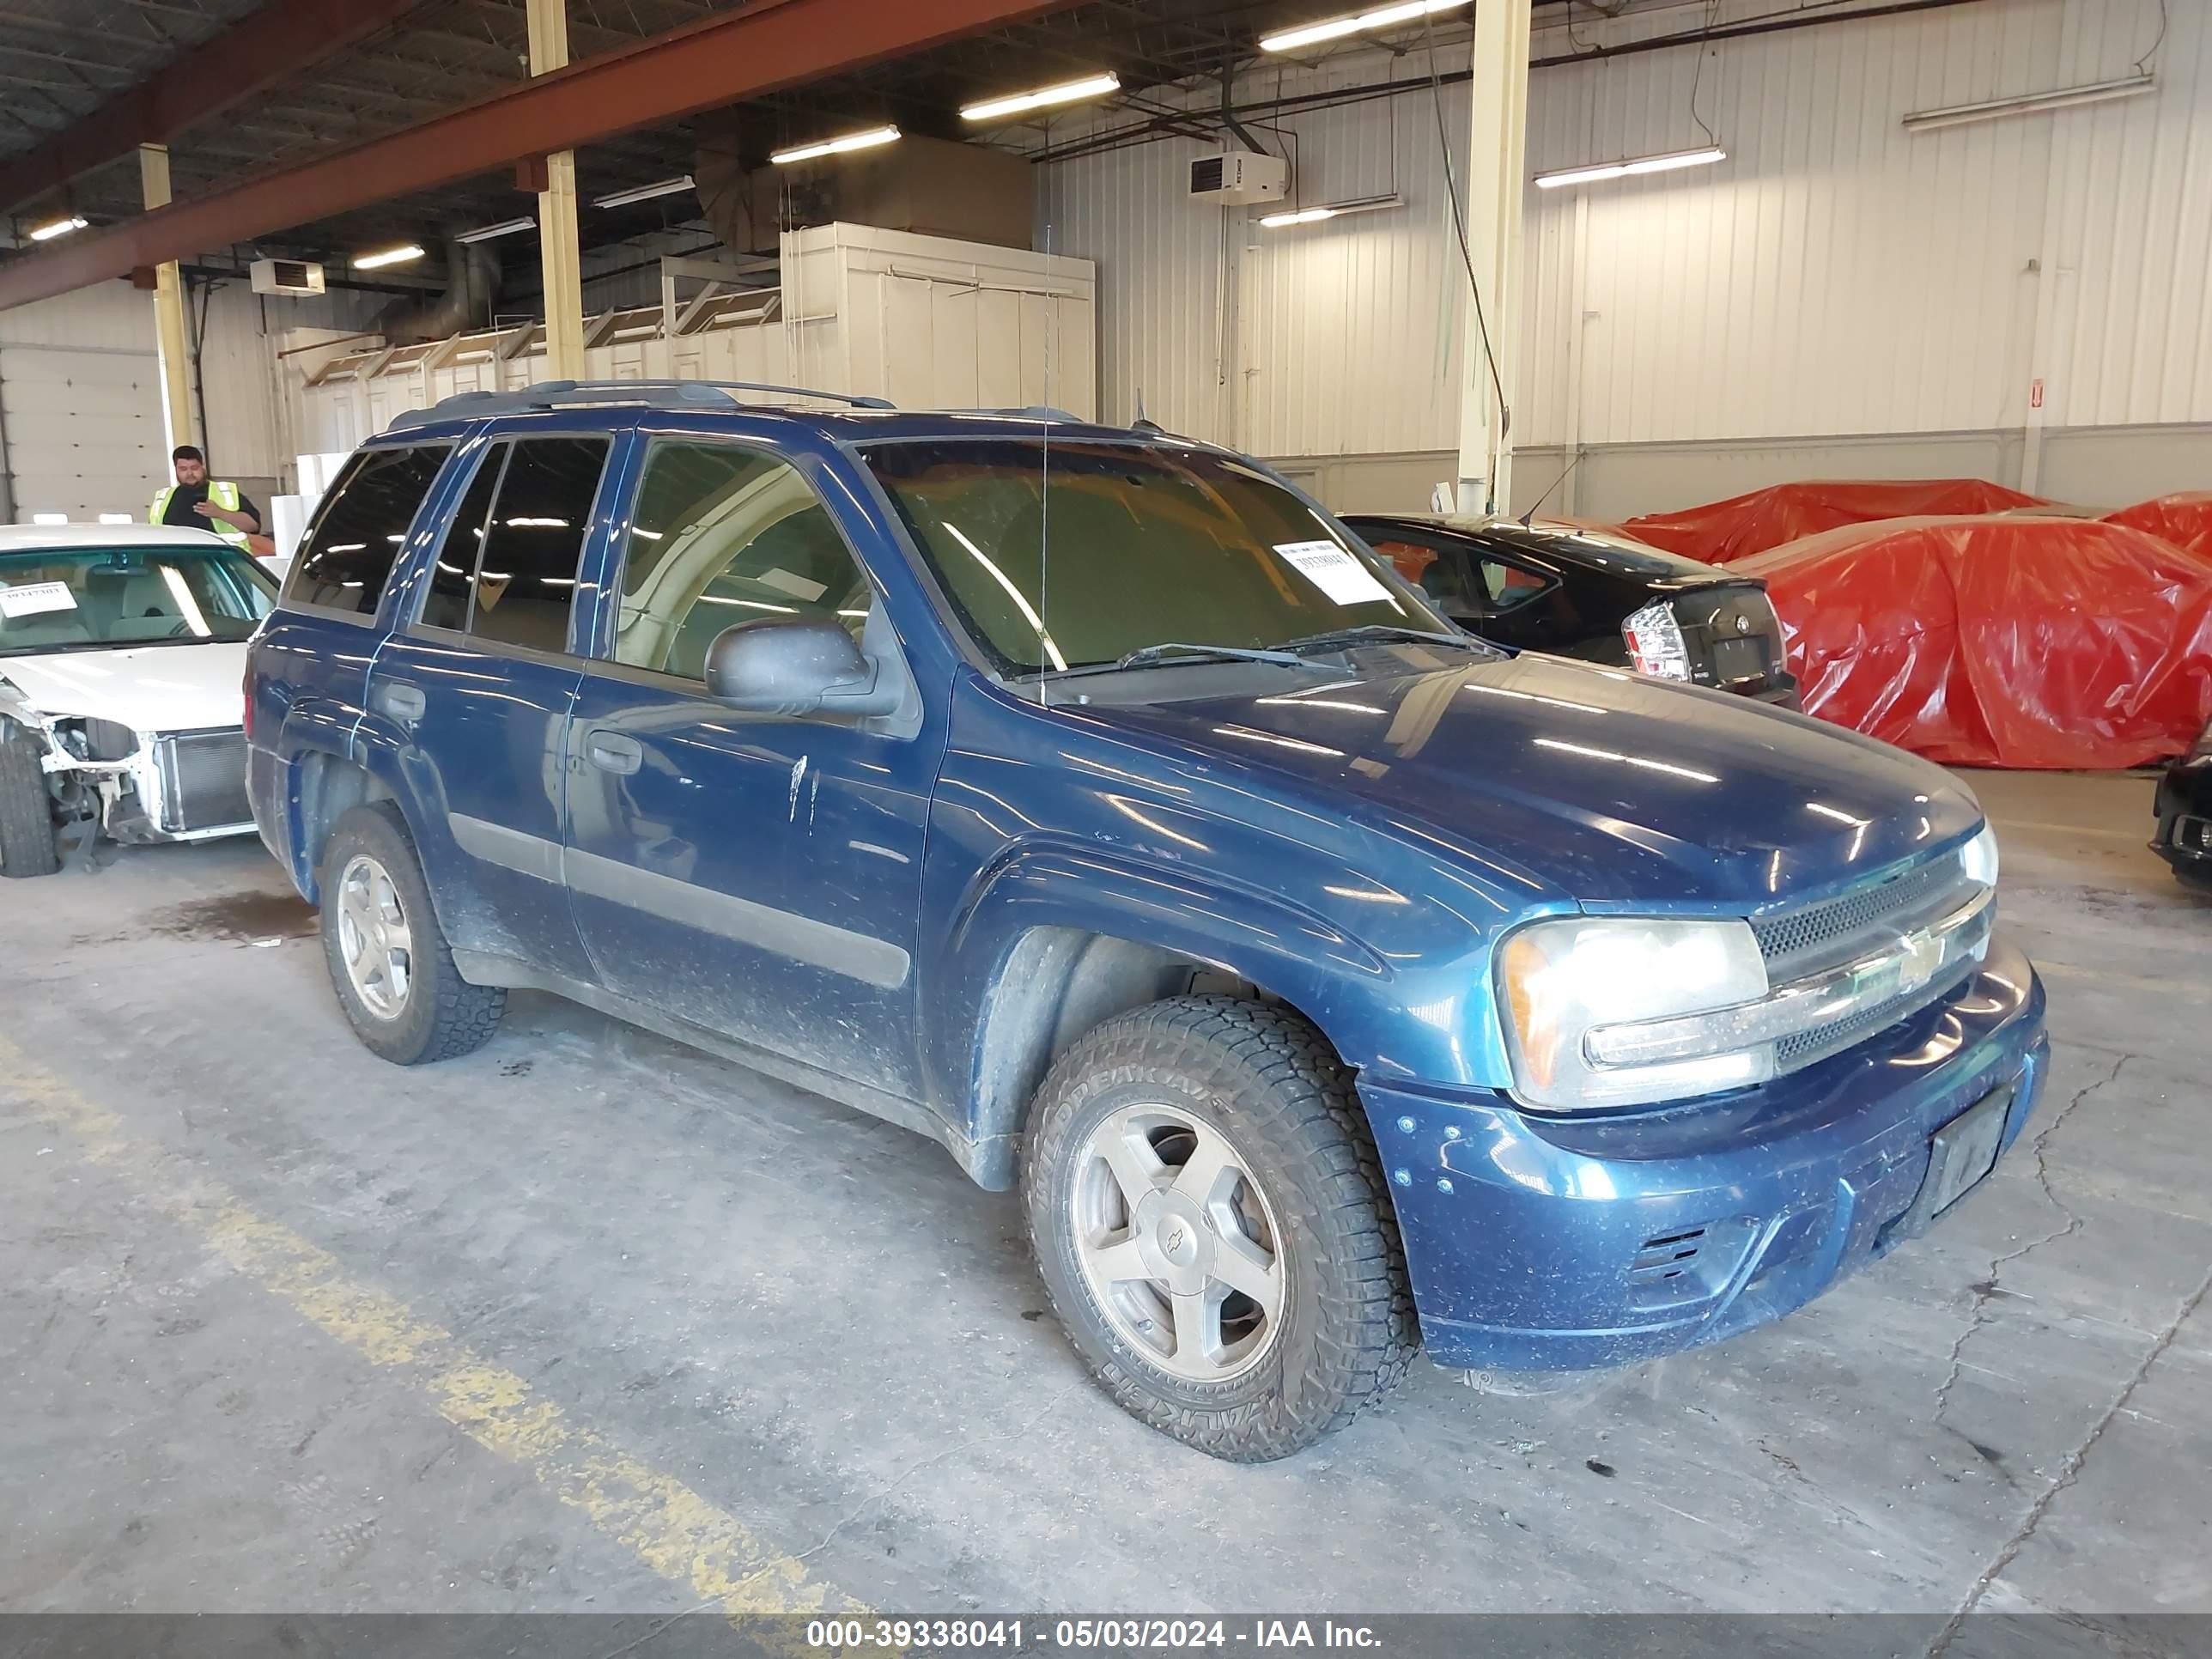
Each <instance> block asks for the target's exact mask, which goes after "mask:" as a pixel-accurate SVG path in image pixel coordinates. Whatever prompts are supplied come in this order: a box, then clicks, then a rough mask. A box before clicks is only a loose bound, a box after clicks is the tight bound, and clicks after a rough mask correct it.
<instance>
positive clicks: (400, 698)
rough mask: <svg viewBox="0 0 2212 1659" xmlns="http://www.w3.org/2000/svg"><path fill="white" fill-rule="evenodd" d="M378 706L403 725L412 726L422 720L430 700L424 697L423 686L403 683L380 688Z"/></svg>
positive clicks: (378, 690)
mask: <svg viewBox="0 0 2212 1659" xmlns="http://www.w3.org/2000/svg"><path fill="white" fill-rule="evenodd" d="M376 706H377V707H378V708H380V709H382V710H383V711H384V712H385V713H386V714H389V715H391V716H392V719H394V720H398V721H399V722H400V723H401V724H403V725H409V726H411V725H413V724H414V723H415V722H416V720H421V719H422V713H423V711H424V710H425V709H427V708H428V707H429V706H430V703H429V699H428V698H427V697H425V696H423V695H422V687H421V686H419V685H408V684H404V683H402V684H395V685H382V686H379V687H378V688H377V691H376Z"/></svg>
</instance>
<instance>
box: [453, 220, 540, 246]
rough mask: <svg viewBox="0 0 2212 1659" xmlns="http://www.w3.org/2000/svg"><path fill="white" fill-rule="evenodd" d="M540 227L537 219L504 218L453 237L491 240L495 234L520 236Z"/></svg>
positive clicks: (482, 240)
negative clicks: (493, 223)
mask: <svg viewBox="0 0 2212 1659" xmlns="http://www.w3.org/2000/svg"><path fill="white" fill-rule="evenodd" d="M537 228H538V221H537V220H535V219H502V220H501V221H500V222H498V223H497V224H495V225H479V226H478V227H477V228H476V229H474V230H465V231H463V232H462V233H461V234H459V235H458V236H456V237H455V238H453V240H455V241H457V242H489V241H490V240H492V239H493V238H494V237H495V236H519V235H520V234H522V233H523V232H524V231H526V230H535V229H537Z"/></svg>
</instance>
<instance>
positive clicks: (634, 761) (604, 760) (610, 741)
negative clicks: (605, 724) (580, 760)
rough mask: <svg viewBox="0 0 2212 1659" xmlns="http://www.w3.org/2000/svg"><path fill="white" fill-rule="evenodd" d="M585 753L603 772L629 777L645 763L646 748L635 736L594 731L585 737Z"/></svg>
mask: <svg viewBox="0 0 2212 1659" xmlns="http://www.w3.org/2000/svg"><path fill="white" fill-rule="evenodd" d="M584 753H585V754H586V755H587V756H589V757H591V762H592V765H594V766H596V767H598V768H599V770H601V771H602V772H612V773H614V774H615V775H617V777H625V778H626V777H628V776H629V775H630V774H632V773H633V772H635V771H636V770H637V769H638V768H639V767H640V766H641V765H642V764H644V763H645V750H644V749H643V748H642V747H641V746H640V744H639V743H638V741H637V739H636V738H626V737H623V735H622V734H621V733H620V732H592V734H591V735H590V736H589V737H587V738H585V739H584Z"/></svg>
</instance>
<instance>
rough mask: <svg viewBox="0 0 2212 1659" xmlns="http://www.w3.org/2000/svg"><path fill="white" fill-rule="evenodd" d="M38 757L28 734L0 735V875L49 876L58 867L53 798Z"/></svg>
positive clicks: (36, 747) (60, 862)
mask: <svg viewBox="0 0 2212 1659" xmlns="http://www.w3.org/2000/svg"><path fill="white" fill-rule="evenodd" d="M39 758H40V757H39V746H38V744H35V743H33V742H32V741H31V740H30V739H29V738H26V737H20V736H19V737H9V738H0V875H9V876H51V875H52V874H53V873H54V872H55V871H57V870H58V869H60V868H61V867H62V861H61V855H60V853H59V852H58V849H57V848H56V847H55V844H54V807H53V799H52V796H50V795H49V794H48V793H46V769H45V768H44V767H42V766H41V765H40V763H39Z"/></svg>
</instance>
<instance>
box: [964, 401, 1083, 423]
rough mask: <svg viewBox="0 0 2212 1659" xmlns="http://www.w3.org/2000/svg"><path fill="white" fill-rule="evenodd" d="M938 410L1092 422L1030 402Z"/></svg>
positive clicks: (1038, 419)
mask: <svg viewBox="0 0 2212 1659" xmlns="http://www.w3.org/2000/svg"><path fill="white" fill-rule="evenodd" d="M938 412H939V414H943V415H995V416H998V417H999V418H1000V419H1001V420H1007V421H1063V422H1066V423H1067V424H1069V425H1071V426H1088V425H1090V424H1091V423H1090V422H1088V421H1086V420H1085V419H1084V418H1083V416H1080V415H1071V414H1069V413H1068V412H1067V410H1064V409H1054V408H1053V407H1051V406H1050V405H1049V404H1025V405H1024V406H1023V407H1021V408H1019V409H1015V408H1012V407H1007V408H1003V409H946V410H939V411H938Z"/></svg>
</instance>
